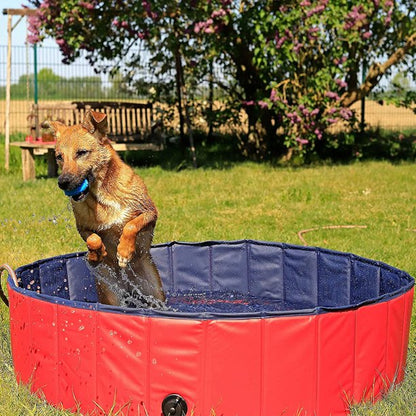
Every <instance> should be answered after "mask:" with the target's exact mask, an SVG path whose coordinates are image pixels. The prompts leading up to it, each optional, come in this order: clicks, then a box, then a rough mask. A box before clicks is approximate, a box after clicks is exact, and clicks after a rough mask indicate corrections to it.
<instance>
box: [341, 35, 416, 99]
mask: <svg viewBox="0 0 416 416" xmlns="http://www.w3.org/2000/svg"><path fill="white" fill-rule="evenodd" d="M415 47H416V33H413V35H411V36H410V37H409V38H408V39H407V41H406V43H405V45H404V46H403V47H401V48H399V49H397V50H396V51H395V52H394V53H393V54H392V55H391V56H390V58H389V59H387V61H386V62H384V64H380V63H378V62H375V63H373V64H372V65H371V66H370V69H369V70H368V74H367V77H366V79H365V81H364V83H363V84H361V85H360V86H359V87H358V88H356V89H354V90H352V91H347V92H346V93H344V94H343V95H342V97H341V105H342V106H343V107H350V106H351V105H352V104H354V103H355V102H357V101H359V100H361V99H362V98H363V97H365V96H367V95H368V93H369V92H370V91H371V90H372V89H373V88H374V87H375V86H376V85H377V84H378V82H379V80H380V78H381V77H382V76H383V75H384V74H385V73H386V71H387V70H388V69H389V68H390V67H392V66H393V65H395V64H397V63H398V62H400V61H401V60H402V59H403V58H404V57H405V55H406V54H407V53H409V51H410V50H411V49H413V48H415Z"/></svg>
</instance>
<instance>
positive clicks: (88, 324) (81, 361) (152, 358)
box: [9, 288, 413, 416]
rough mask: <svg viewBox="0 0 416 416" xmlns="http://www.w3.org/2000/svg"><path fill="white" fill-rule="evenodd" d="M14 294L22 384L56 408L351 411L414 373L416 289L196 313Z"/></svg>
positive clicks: (246, 413) (246, 415) (264, 415)
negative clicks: (215, 315) (315, 305)
mask: <svg viewBox="0 0 416 416" xmlns="http://www.w3.org/2000/svg"><path fill="white" fill-rule="evenodd" d="M9 289H10V288H9ZM9 294H10V326H11V341H12V353H13V360H14V366H15V372H16V377H17V380H18V381H19V382H22V383H25V384H29V385H30V388H31V390H32V391H33V392H36V393H37V394H39V395H44V396H45V397H46V399H47V400H48V402H50V403H52V404H54V405H56V406H63V407H65V408H68V409H75V408H76V407H77V406H79V407H80V409H81V411H82V412H93V413H94V414H102V412H101V410H100V408H101V409H104V410H105V411H108V410H109V409H110V408H111V407H112V406H113V403H116V409H119V408H121V407H122V406H123V405H127V406H126V407H125V408H124V414H125V415H127V414H128V415H137V414H139V411H138V409H139V408H140V409H141V413H140V414H144V410H143V407H142V406H143V405H144V406H145V408H146V410H147V412H148V414H149V415H150V416H155V415H157V416H158V415H160V414H161V403H162V400H163V398H164V397H165V396H166V395H167V394H169V393H179V394H181V395H182V396H183V397H184V398H185V400H186V401H187V403H188V407H189V409H190V410H191V409H193V411H194V415H195V416H197V415H201V416H208V415H210V414H211V413H210V412H211V409H214V410H215V414H216V415H224V416H232V415H239V416H253V415H256V416H270V415H280V414H285V415H293V414H297V415H314V414H318V415H320V416H325V415H332V416H334V415H343V414H346V413H348V403H351V402H353V403H356V402H360V401H362V400H377V399H379V398H380V397H381V395H382V394H383V392H385V391H386V390H388V388H389V387H390V385H391V384H392V383H394V384H396V383H399V382H400V381H402V380H403V376H404V368H405V364H406V352H407V345H408V336H409V325H410V318H411V309H412V302H413V289H412V290H410V291H408V292H407V293H404V294H403V295H401V296H399V297H397V298H394V299H392V300H390V301H388V302H382V303H377V304H373V305H369V306H363V307H360V308H358V309H355V310H350V311H345V312H336V313H325V314H320V315H311V316H286V317H283V316H282V317H273V318H264V319H244V320H225V319H221V320H192V319H170V318H155V317H143V316H138V315H124V314H118V313H110V312H97V311H94V310H91V311H90V310H85V309H76V308H71V307H68V306H62V305H57V304H54V303H50V302H46V301H43V300H39V299H35V298H32V297H29V296H25V295H22V294H21V293H18V292H17V291H15V290H13V289H12V290H9ZM94 402H95V403H98V404H99V406H100V408H99V407H97V405H96V404H95V403H94ZM297 412H298V413H297ZM188 414H190V411H189V412H188Z"/></svg>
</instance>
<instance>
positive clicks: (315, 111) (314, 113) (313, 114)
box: [311, 108, 320, 116]
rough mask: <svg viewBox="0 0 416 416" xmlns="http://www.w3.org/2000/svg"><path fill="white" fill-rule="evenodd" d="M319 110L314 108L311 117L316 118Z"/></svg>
mask: <svg viewBox="0 0 416 416" xmlns="http://www.w3.org/2000/svg"><path fill="white" fill-rule="evenodd" d="M319 111H320V110H319V108H314V109H313V110H312V111H311V116H316V115H318V114H319Z"/></svg>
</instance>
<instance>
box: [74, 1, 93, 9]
mask: <svg viewBox="0 0 416 416" xmlns="http://www.w3.org/2000/svg"><path fill="white" fill-rule="evenodd" d="M78 4H79V5H80V6H81V7H84V8H85V9H87V10H93V9H94V5H93V4H91V3H89V2H88V1H80V2H78Z"/></svg>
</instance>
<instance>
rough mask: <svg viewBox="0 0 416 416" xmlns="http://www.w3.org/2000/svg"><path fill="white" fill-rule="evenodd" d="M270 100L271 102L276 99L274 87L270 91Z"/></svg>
mask: <svg viewBox="0 0 416 416" xmlns="http://www.w3.org/2000/svg"><path fill="white" fill-rule="evenodd" d="M270 101H272V102H276V101H277V92H276V90H275V89H274V88H273V89H272V90H271V92H270Z"/></svg>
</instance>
